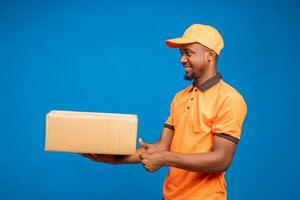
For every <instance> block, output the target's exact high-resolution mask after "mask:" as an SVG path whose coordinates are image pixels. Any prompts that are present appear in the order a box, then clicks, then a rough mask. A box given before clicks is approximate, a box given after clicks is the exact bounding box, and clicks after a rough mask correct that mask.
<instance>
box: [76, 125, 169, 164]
mask: <svg viewBox="0 0 300 200" xmlns="http://www.w3.org/2000/svg"><path fill="white" fill-rule="evenodd" d="M173 134H174V133H173V130H171V129H168V128H165V127H164V128H163V130H162V133H161V137H160V140H158V141H157V142H155V143H154V144H153V145H154V146H155V147H156V148H157V149H159V150H161V151H169V150H170V146H171V142H172V138H173ZM144 152H145V148H144V147H140V148H138V149H137V150H136V154H134V155H128V156H127V155H104V154H81V155H82V156H84V157H86V158H88V159H90V160H93V161H95V162H105V163H110V164H135V163H140V162H141V159H140V155H141V154H142V153H144Z"/></svg>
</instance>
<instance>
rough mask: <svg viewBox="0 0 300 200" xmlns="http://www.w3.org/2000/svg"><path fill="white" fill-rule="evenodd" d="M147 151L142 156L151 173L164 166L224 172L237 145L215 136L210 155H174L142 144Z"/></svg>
mask: <svg viewBox="0 0 300 200" xmlns="http://www.w3.org/2000/svg"><path fill="white" fill-rule="evenodd" d="M142 146H143V147H144V148H145V149H147V151H145V152H144V153H143V154H141V156H140V157H141V159H142V163H143V164H144V166H145V168H146V169H147V170H148V171H150V172H153V171H156V170H157V169H158V168H159V167H161V166H162V165H166V166H169V167H176V168H180V169H184V170H189V171H195V172H206V173H210V172H223V171H226V170H227V169H228V167H229V165H230V163H231V161H232V158H233V155H234V152H235V149H236V144H235V143H234V142H232V141H229V140H227V139H225V138H222V137H219V136H214V144H213V149H212V151H211V152H208V153H194V154H184V153H174V152H170V151H161V150H159V149H157V148H156V147H155V146H153V145H151V144H145V143H144V144H142Z"/></svg>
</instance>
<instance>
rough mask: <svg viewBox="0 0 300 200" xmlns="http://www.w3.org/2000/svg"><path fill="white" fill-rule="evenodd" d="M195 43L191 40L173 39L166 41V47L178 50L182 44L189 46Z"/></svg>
mask: <svg viewBox="0 0 300 200" xmlns="http://www.w3.org/2000/svg"><path fill="white" fill-rule="evenodd" d="M195 42H196V41H195V40H191V39H188V38H174V39H169V40H166V45H167V46H168V47H171V48H180V47H181V46H182V45H184V44H191V43H195Z"/></svg>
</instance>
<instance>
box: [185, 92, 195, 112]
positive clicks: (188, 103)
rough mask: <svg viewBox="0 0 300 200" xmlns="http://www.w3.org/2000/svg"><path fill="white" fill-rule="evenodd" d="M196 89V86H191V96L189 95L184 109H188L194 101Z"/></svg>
mask: <svg viewBox="0 0 300 200" xmlns="http://www.w3.org/2000/svg"><path fill="white" fill-rule="evenodd" d="M197 91H198V89H197V88H193V92H192V96H191V97H190V99H189V100H188V102H187V105H186V108H185V110H186V111H189V110H190V109H191V106H192V105H193V101H194V99H195V97H194V96H195V95H196V92H197Z"/></svg>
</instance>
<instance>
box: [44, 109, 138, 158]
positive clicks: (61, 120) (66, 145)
mask: <svg viewBox="0 0 300 200" xmlns="http://www.w3.org/2000/svg"><path fill="white" fill-rule="evenodd" d="M137 125H138V119H137V115H129V114H112V113H92V112H73V111H51V112H49V113H48V114H47V116H46V142H45V151H58V152H73V153H98V154H118V155H130V154H135V152H136V137H137Z"/></svg>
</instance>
